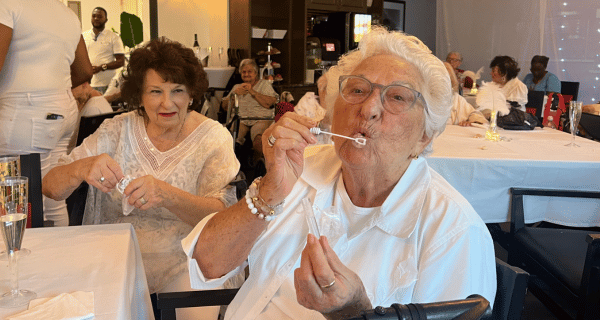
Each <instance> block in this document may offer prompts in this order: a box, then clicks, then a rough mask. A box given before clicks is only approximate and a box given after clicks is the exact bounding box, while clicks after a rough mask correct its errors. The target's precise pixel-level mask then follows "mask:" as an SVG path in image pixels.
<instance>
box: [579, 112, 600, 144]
mask: <svg viewBox="0 0 600 320" xmlns="http://www.w3.org/2000/svg"><path fill="white" fill-rule="evenodd" d="M579 126H580V127H581V128H582V129H583V131H585V133H584V132H580V133H581V134H585V135H587V136H589V137H591V138H592V139H594V140H598V141H600V116H598V115H595V114H591V113H587V112H583V113H581V120H579Z"/></svg>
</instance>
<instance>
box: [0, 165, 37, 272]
mask: <svg viewBox="0 0 600 320" xmlns="http://www.w3.org/2000/svg"><path fill="white" fill-rule="evenodd" d="M28 190H29V179H28V178H27V177H20V176H17V177H0V216H4V215H6V214H12V213H22V214H25V215H28V213H29V212H28V210H29V206H28V201H27V199H28ZM19 249H20V250H19V252H18V255H19V256H20V257H21V258H22V257H25V256H27V255H29V254H30V253H31V251H30V250H29V249H26V248H22V249H21V248H19ZM6 253H7V252H6V251H2V252H0V260H5V259H7V258H8V256H7V255H6Z"/></svg>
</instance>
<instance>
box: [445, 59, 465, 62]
mask: <svg viewBox="0 0 600 320" xmlns="http://www.w3.org/2000/svg"><path fill="white" fill-rule="evenodd" d="M461 61H462V59H456V58H450V59H448V62H461Z"/></svg>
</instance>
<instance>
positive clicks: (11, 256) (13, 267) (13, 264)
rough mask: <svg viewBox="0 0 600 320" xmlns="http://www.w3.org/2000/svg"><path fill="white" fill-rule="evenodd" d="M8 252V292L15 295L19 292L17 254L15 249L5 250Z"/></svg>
mask: <svg viewBox="0 0 600 320" xmlns="http://www.w3.org/2000/svg"><path fill="white" fill-rule="evenodd" d="M6 251H7V253H8V269H9V270H10V294H11V295H13V296H16V295H18V294H19V269H18V268H17V264H18V262H19V254H18V253H17V252H16V251H15V250H6Z"/></svg>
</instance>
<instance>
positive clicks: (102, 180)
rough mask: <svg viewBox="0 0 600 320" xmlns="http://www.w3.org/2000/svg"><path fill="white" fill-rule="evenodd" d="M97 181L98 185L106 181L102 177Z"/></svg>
mask: <svg viewBox="0 0 600 320" xmlns="http://www.w3.org/2000/svg"><path fill="white" fill-rule="evenodd" d="M98 181H100V183H102V182H104V181H106V179H105V178H104V177H100V180H98Z"/></svg>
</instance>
